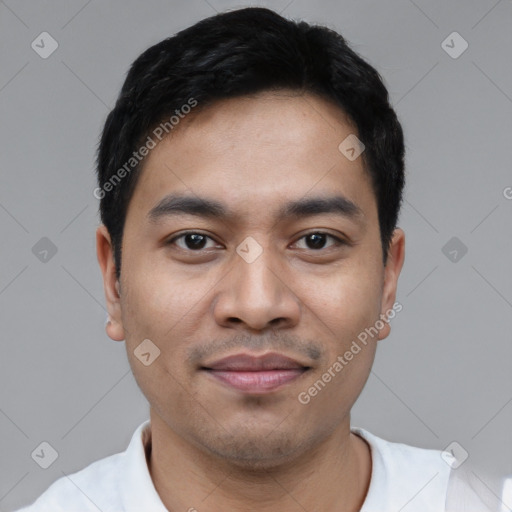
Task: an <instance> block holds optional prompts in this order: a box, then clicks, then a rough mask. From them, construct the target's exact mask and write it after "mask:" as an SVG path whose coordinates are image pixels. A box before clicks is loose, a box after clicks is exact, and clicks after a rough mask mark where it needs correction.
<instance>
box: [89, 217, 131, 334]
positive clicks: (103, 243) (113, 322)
mask: <svg viewBox="0 0 512 512" xmlns="http://www.w3.org/2000/svg"><path fill="white" fill-rule="evenodd" d="M96 254H97V256H98V263H99V264H100V268H101V273H102V274H103V288H104V291H105V298H106V301H107V311H108V315H109V321H108V322H107V325H106V328H105V330H106V331H107V335H108V336H109V337H110V338H112V339H113V340H114V341H123V340H124V338H125V333H124V328H123V323H122V321H121V302H120V285H119V281H118V279H117V277H116V267H115V264H114V250H113V247H112V243H111V240H110V234H109V232H108V230H107V228H106V227H105V226H104V225H103V224H102V225H101V226H99V227H98V229H97V230H96Z"/></svg>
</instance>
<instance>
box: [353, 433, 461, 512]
mask: <svg viewBox="0 0 512 512" xmlns="http://www.w3.org/2000/svg"><path fill="white" fill-rule="evenodd" d="M351 430H352V432H353V433H354V434H356V435H359V436H360V437H362V438H363V439H364V440H365V441H366V442H367V443H368V445H369V446H370V450H371V455H372V474H371V481H370V487H369V489H368V494H367V498H366V501H365V503H364V507H363V511H364V512H376V511H378V510H379V508H380V510H383V508H382V507H383V505H384V504H385V505H384V507H385V508H384V510H395V509H396V510H403V511H404V512H407V511H413V510H414V511H415V512H437V511H444V510H445V502H446V495H447V490H448V482H449V479H450V473H451V466H450V463H451V462H452V460H451V457H452V456H451V455H450V454H447V453H445V452H442V451H441V450H432V449H426V448H418V447H416V446H410V445H407V444H403V443H396V442H391V441H386V440H385V439H381V438H380V437H378V436H376V435H374V434H372V433H370V432H368V431H366V430H364V429H361V428H357V427H353V428H352V429H351Z"/></svg>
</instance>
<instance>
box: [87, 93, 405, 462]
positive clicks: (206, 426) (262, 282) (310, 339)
mask: <svg viewBox="0 0 512 512" xmlns="http://www.w3.org/2000/svg"><path fill="white" fill-rule="evenodd" d="M356 133H357V132H356V130H355V128H354V127H353V126H351V125H350V123H348V122H347V119H346V118H345V116H344V115H343V112H341V111H340V110H339V109H338V108H337V107H336V106H334V105H332V104H330V103H328V102H326V101H325V100H323V99H320V98H318V97H315V96H313V95H298V94H295V93H292V92H279V93H275V92H274V93H270V92H265V93H260V94H258V95H256V96H253V97H244V98H237V99H229V100H223V101H221V102H217V103H216V104H214V105H212V106H210V107H208V108H207V109H205V110H204V111H202V112H199V113H198V114H197V115H196V116H195V117H194V118H191V119H189V120H187V119H186V118H185V119H184V120H183V121H182V122H181V124H180V125H179V126H178V127H177V128H176V129H175V131H174V132H173V133H172V137H169V138H167V139H164V140H163V141H162V142H161V143H159V144H158V145H157V146H156V147H155V148H154V149H153V150H151V152H150V154H149V155H148V157H147V160H146V163H145V166H144V170H143V172H142V174H141V176H140V178H139V181H138V183H137V186H136V189H135V192H134V195H133V197H132V199H131V201H130V204H129V208H128V213H127V217H126V222H125V228H124V235H123V245H122V267H121V278H120V287H119V288H117V287H116V282H115V272H114V263H113V255H112V248H111V246H110V238H109V236H108V232H107V231H106V229H105V228H104V227H100V228H99V229H98V233H97V242H98V258H99V261H100V265H101V267H102V271H103V276H104V283H105V293H106V296H107V303H108V308H109V313H110V318H111V322H110V323H109V325H108V326H107V333H108V334H109V336H110V337H111V338H112V339H115V340H123V339H125V340H126V347H127V351H128V357H129V360H130V364H131V367H132V370H133V373H134V375H135V378H136V380H137V382H138V384H139V386H140V388H141V390H142V391H143V393H144V394H145V396H146V397H147V399H148V401H149V403H150V405H151V409H152V415H154V417H155V418H158V421H160V422H161V423H162V424H165V425H166V426H167V427H168V428H169V429H171V430H172V431H173V432H174V433H175V434H176V435H178V436H180V437H181V438H182V439H184V440H185V441H187V442H189V443H192V444H193V445H194V446H196V447H198V448H200V449H201V450H203V451H205V452H207V453H208V454H211V455H214V456H216V457H220V458H222V459H224V460H229V461H231V462H233V463H235V464H240V465H252V466H256V465H258V464H261V465H269V466H270V465H272V464H273V463H276V462H277V461H283V460H286V459H287V458H292V457H296V456H297V455H299V454H300V453H305V452H306V451H307V450H308V449H312V448H314V447H315V446H317V445H318V444H319V443H320V442H321V441H322V440H323V439H326V438H327V437H328V436H329V435H330V434H332V433H333V432H334V431H336V430H337V429H346V430H347V432H348V428H349V413H350V409H351V407H352V405H353V404H354V402H355V400H356V398H357V397H358V395H359V393H360V392H361V390H362V388H363V386H364V384H365V382H366V380H367V377H368V375H369V372H370V368H371V365H372V362H373V359H374V354H375V349H376V343H377V341H378V340H379V339H382V338H384V337H386V336H387V335H388V334H389V326H388V324H387V323H385V322H382V321H381V322H378V321H379V320H381V319H382V317H381V315H386V314H389V312H390V311H391V310H392V308H393V304H394V302H395V293H396V284H397V279H398V275H399V273H400V269H401V266H402V263H403V257H404V235H403V232H402V231H401V230H400V229H397V230H396V231H395V236H394V238H393V243H392V246H391V248H390V251H389V256H388V263H387V265H386V267H384V266H383V263H382V252H381V241H380V232H379V223H378V216H377V204H376V198H375V195H374V192H373V190H372V186H371V182H370V178H369V176H368V174H367V172H366V171H365V170H364V168H363V162H362V158H361V157H359V158H356V159H355V160H353V161H351V160H349V159H348V158H346V157H345V156H344V155H343V154H342V153H341V152H340V150H339V149H338V146H339V144H340V142H341V141H343V140H344V139H345V138H346V137H347V136H348V135H350V134H356ZM183 199H188V201H184V200H183ZM119 291H120V293H119ZM376 323H377V325H379V326H382V324H383V323H384V327H381V328H380V329H379V333H378V335H374V336H373V337H371V336H369V337H368V339H367V343H366V344H363V343H361V342H360V341H358V335H360V334H361V333H362V332H364V331H365V329H367V328H369V327H371V326H375V325H376ZM360 339H361V338H359V340H360ZM143 340H151V344H149V345H142V347H143V348H144V350H143V352H144V353H148V352H149V353H150V355H149V356H148V355H146V356H144V357H145V359H146V361H145V362H146V363H149V362H150V364H144V363H143V362H141V360H140V359H139V358H138V357H137V355H136V354H137V353H139V355H140V351H141V350H142V349H141V348H138V347H139V345H140V344H141V343H142V342H143ZM354 341H356V342H357V345H358V346H359V349H360V350H359V351H357V349H356V348H354ZM145 343H146V344H148V342H145ZM147 347H150V348H149V350H148V349H147ZM155 347H157V348H158V350H159V351H160V353H159V356H158V357H157V358H156V359H154V360H153V358H154V355H155V353H156V352H155V351H156V348H155ZM347 352H351V353H352V357H351V358H349V356H348V355H347ZM240 354H243V355H244V356H248V358H246V359H243V360H237V361H234V362H233V361H231V363H229V361H228V362H224V363H222V362H219V361H220V360H222V359H224V358H225V357H227V356H233V355H240ZM269 354H274V356H273V357H268V358H267V359H265V358H264V357H263V356H269ZM275 354H277V355H278V356H286V357H287V358H288V359H286V360H284V359H279V357H276V356H275ZM251 356H252V357H254V359H251ZM260 356H261V357H260ZM262 357H263V359H262ZM340 357H341V360H343V363H342V362H341V360H340ZM290 360H291V361H290ZM283 361H284V362H283ZM336 362H338V365H336ZM216 363H218V364H216ZM233 365H234V366H233ZM237 365H238V366H237ZM247 365H249V366H247ZM251 365H252V366H251ZM340 365H341V368H340ZM255 370H260V371H255ZM326 374H328V375H327V377H326ZM329 376H330V378H329ZM319 381H321V383H320V384H319ZM315 383H316V387H315ZM313 388H314V389H316V392H315V391H314V389H313ZM308 398H309V399H308Z"/></svg>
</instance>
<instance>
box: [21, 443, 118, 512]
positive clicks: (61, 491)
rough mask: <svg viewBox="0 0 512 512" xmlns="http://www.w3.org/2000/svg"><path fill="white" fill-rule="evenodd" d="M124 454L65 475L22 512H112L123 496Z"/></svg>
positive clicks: (112, 456)
mask: <svg viewBox="0 0 512 512" xmlns="http://www.w3.org/2000/svg"><path fill="white" fill-rule="evenodd" d="M123 457H124V453H118V454H115V455H111V456H109V457H105V458H104V459H100V460H98V461H96V462H93V463H92V464H90V465H88V466H87V467H85V468H84V469H81V470H80V471H77V472H76V473H72V474H70V475H64V476H63V477H61V478H59V479H58V480H57V481H55V482H54V483H53V484H52V485H51V486H50V487H48V489H47V490H46V491H45V492H44V493H43V494H42V495H41V496H39V498H38V499H37V500H36V501H35V502H34V503H32V504H31V505H29V506H28V507H25V508H22V509H20V510H18V512H42V511H47V510H51V511H52V512H64V511H66V512H69V510H70V507H71V506H72V509H73V511H74V512H98V510H102V512H109V511H110V510H112V511H113V510H114V509H112V508H109V507H111V506H113V505H114V504H115V503H116V502H117V500H118V496H119V490H118V478H119V474H118V473H119V469H120V467H121V466H122V462H123V460H122V459H123Z"/></svg>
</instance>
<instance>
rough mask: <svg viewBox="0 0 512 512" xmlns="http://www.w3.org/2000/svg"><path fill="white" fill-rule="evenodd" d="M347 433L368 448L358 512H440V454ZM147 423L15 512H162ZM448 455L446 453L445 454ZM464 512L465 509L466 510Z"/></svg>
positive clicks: (445, 475)
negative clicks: (120, 448)
mask: <svg viewBox="0 0 512 512" xmlns="http://www.w3.org/2000/svg"><path fill="white" fill-rule="evenodd" d="M351 430H352V432H353V433H354V434H356V435H359V436H360V437H362V438H363V439H365V440H366V441H367V443H368V444H369V445H370V448H371V456H372V472H371V480H370V486H369V489H368V493H367V496H366V499H365V502H364V504H363V507H362V508H361V512H399V511H400V512H444V511H445V510H446V508H445V502H446V496H447V492H448V483H449V478H450V472H451V471H452V470H451V467H450V466H449V465H448V464H447V462H446V461H445V460H446V457H447V454H446V453H445V454H444V459H445V460H443V458H442V457H441V453H442V452H441V451H438V450H427V449H423V448H415V447H412V446H408V445H405V444H400V443H392V442H388V441H385V440H383V439H380V438H379V437H377V436H375V435H373V434H371V433H370V432H367V431H366V430H363V429H361V428H357V427H352V428H351ZM150 441H151V430H150V421H149V420H147V421H145V422H144V423H142V424H141V425H139V427H138V428H137V429H136V430H135V433H134V434H133V436H132V439H131V441H130V444H129V446H128V448H127V449H126V450H125V451H124V452H121V453H117V454H115V455H111V456H109V457H106V458H104V459H101V460H98V461H96V462H93V463H92V464H90V465H89V466H87V467H86V468H84V469H82V470H80V471H78V472H76V473H73V474H70V475H68V476H64V477H62V478H60V479H59V480H57V481H56V482H54V483H53V484H52V485H51V486H50V487H49V488H48V489H47V490H46V491H45V492H44V493H43V494H42V495H41V496H40V497H39V498H38V499H37V500H36V501H35V502H34V503H33V504H32V505H30V506H28V507H25V508H23V509H20V510H19V511H18V512H50V511H51V512H98V511H101V512H168V510H167V509H166V508H165V506H164V504H163V503H162V501H161V499H160V497H159V495H158V493H157V492H156V489H155V487H154V485H153V481H152V479H151V475H150V474H149V469H148V466H147V461H146V451H145V449H146V446H147V445H148V443H149V442H150ZM448 457H449V455H448ZM468 510H469V509H468Z"/></svg>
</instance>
